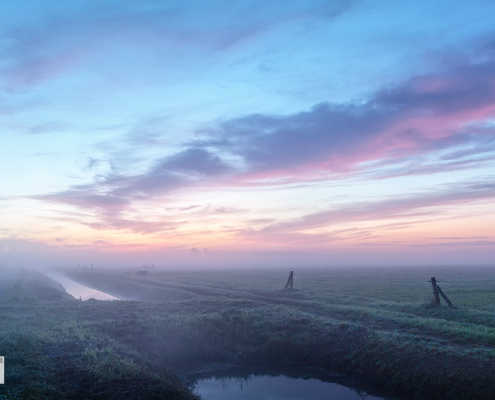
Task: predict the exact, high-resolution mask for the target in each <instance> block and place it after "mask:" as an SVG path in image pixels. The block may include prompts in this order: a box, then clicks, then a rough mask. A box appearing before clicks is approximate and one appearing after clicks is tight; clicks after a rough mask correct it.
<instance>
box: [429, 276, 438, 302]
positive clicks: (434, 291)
mask: <svg viewBox="0 0 495 400" xmlns="http://www.w3.org/2000/svg"><path fill="white" fill-rule="evenodd" d="M431 286H432V288H433V297H434V298H435V306H437V307H440V296H439V295H438V290H437V280H436V279H435V277H434V276H432V277H431Z"/></svg>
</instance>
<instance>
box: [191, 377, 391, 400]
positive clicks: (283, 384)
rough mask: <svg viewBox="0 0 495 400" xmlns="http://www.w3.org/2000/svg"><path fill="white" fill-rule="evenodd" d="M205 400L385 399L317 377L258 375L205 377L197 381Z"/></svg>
mask: <svg viewBox="0 0 495 400" xmlns="http://www.w3.org/2000/svg"><path fill="white" fill-rule="evenodd" d="M196 393H198V394H200V395H201V398H202V399H203V400H330V399H331V400H362V399H363V398H365V399H366V400H382V398H381V397H375V396H370V395H366V394H364V393H362V395H360V394H359V393H357V392H356V390H353V389H350V388H348V387H345V386H342V385H339V384H336V383H328V382H322V381H319V380H317V379H293V378H289V377H286V376H277V377H272V376H255V377H252V378H250V379H249V380H245V379H237V378H230V379H216V378H213V379H203V380H200V381H198V383H197V384H196Z"/></svg>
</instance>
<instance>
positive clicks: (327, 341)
mask: <svg viewBox="0 0 495 400" xmlns="http://www.w3.org/2000/svg"><path fill="white" fill-rule="evenodd" d="M59 272H63V273H64V274H65V275H66V276H68V277H69V278H71V279H73V280H75V281H77V282H80V283H81V284H83V285H86V286H89V287H91V288H94V289H98V290H101V291H103V292H106V293H109V294H111V295H114V296H117V297H121V298H125V299H126V300H125V301H106V302H105V301H96V300H89V301H79V300H76V299H74V298H72V297H71V296H69V295H68V294H66V293H64V291H63V290H62V288H61V285H59V284H57V283H54V282H53V281H51V280H50V279H48V278H46V277H44V276H43V275H41V274H39V273H36V272H33V271H31V272H30V271H21V272H19V275H18V276H16V277H14V278H12V279H11V283H10V284H9V286H8V287H6V288H5V289H4V290H3V291H2V292H0V321H2V326H1V331H0V335H1V337H0V355H4V356H5V357H6V374H5V375H6V383H7V384H6V385H4V386H3V387H0V399H1V398H21V399H29V398H32V399H38V398H67V399H71V398H76V399H77V398H81V399H83V398H101V399H106V398H115V399H138V398H140V399H153V398H156V399H179V400H180V399H195V398H196V396H195V395H194V394H193V392H192V391H191V390H190V388H188V385H187V384H188V382H187V379H186V378H185V377H187V376H188V375H189V374H192V373H194V372H196V371H198V370H199V369H200V368H201V367H202V366H204V365H207V364H213V363H232V364H243V363H249V362H266V363H267V362H285V363H300V364H301V365H307V366H313V367H316V368H321V369H325V370H331V371H333V372H334V373H338V374H342V375H345V376H348V377H350V378H351V379H354V380H356V381H359V382H362V383H365V384H367V385H370V386H371V387H373V388H376V390H378V391H379V392H381V393H386V394H389V395H391V396H397V397H398V398H401V399H474V398H479V399H481V398H483V399H495V392H494V391H493V382H495V309H494V307H495V270H494V269H491V268H482V267H477V268H475V267H472V268H438V267H435V268H425V267H422V268H400V269H399V268H395V269H394V268H333V269H308V268H300V269H294V272H295V275H294V290H284V289H283V287H284V286H285V283H286V281H287V278H288V276H289V270H283V269H272V270H254V269H253V270H237V271H230V270H215V271H176V270H154V269H151V270H150V272H149V275H148V276H146V277H142V276H139V275H137V274H134V273H133V270H119V271H116V270H102V269H76V268H71V269H65V270H60V271H59ZM431 276H436V278H437V280H438V281H439V285H440V286H441V287H442V289H443V291H444V292H445V294H446V295H447V296H448V297H449V298H450V300H451V301H452V302H453V303H454V305H456V307H457V308H456V309H454V310H451V309H449V308H448V307H446V306H445V305H442V307H440V308H437V307H433V305H432V302H431V300H432V297H433V296H432V293H431V285H430V284H429V283H428V282H427V281H428V280H429V279H430V277H431ZM443 304H444V303H443Z"/></svg>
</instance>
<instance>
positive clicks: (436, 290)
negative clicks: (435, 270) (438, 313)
mask: <svg viewBox="0 0 495 400" xmlns="http://www.w3.org/2000/svg"><path fill="white" fill-rule="evenodd" d="M430 282H431V286H433V296H434V297H435V305H436V306H438V307H440V296H442V298H443V299H444V300H445V302H446V303H447V305H448V306H449V307H450V308H455V307H454V305H453V304H452V302H451V301H450V300H449V298H448V297H447V296H446V295H445V293H444V292H443V290H442V289H441V288H440V286H438V285H437V280H436V279H435V277H434V276H432V277H431V281H430ZM439 294H440V296H439Z"/></svg>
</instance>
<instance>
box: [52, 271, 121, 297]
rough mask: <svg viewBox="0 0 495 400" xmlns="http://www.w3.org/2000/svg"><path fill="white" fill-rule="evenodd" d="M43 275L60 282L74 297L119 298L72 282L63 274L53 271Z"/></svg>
mask: <svg viewBox="0 0 495 400" xmlns="http://www.w3.org/2000/svg"><path fill="white" fill-rule="evenodd" d="M45 275H47V276H48V277H50V278H51V279H53V280H54V281H56V282H58V283H60V284H62V286H63V287H64V289H65V291H66V292H67V293H69V294H70V295H71V296H73V297H75V298H76V299H80V300H89V299H96V300H121V299H119V298H118V297H115V296H112V295H110V294H108V293H104V292H100V291H99V290H96V289H91V288H89V287H87V286H84V285H81V284H80V283H77V282H74V281H73V280H71V279H69V278H67V277H66V276H64V275H61V274H57V273H55V272H45Z"/></svg>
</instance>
